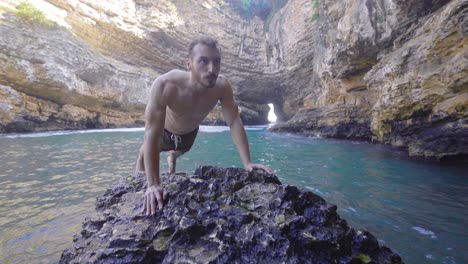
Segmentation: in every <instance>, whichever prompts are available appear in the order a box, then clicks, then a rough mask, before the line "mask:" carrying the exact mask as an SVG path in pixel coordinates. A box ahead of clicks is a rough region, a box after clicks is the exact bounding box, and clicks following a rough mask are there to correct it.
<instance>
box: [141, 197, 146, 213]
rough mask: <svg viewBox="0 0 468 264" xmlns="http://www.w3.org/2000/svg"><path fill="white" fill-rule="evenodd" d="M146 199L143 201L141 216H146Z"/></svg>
mask: <svg viewBox="0 0 468 264" xmlns="http://www.w3.org/2000/svg"><path fill="white" fill-rule="evenodd" d="M143 197H144V199H143V208H141V214H144V213H145V209H146V195H145V196H143Z"/></svg>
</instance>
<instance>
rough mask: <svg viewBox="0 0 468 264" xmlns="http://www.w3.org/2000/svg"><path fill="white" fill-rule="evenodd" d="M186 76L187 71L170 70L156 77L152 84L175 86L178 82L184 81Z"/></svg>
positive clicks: (161, 86)
mask: <svg viewBox="0 0 468 264" xmlns="http://www.w3.org/2000/svg"><path fill="white" fill-rule="evenodd" d="M187 78H188V72H186V71H182V70H171V71H169V72H166V73H164V74H162V75H160V76H159V77H158V78H156V80H155V81H154V84H153V85H154V86H157V87H160V88H163V87H167V86H177V84H178V83H181V82H183V81H185V80H186V79H187Z"/></svg>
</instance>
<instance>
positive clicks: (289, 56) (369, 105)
mask: <svg viewBox="0 0 468 264" xmlns="http://www.w3.org/2000/svg"><path fill="white" fill-rule="evenodd" d="M3 2H5V1H3ZM3 2H2V3H0V4H1V5H2V6H3V5H4V3H3ZM20 2H22V0H8V1H6V2H5V3H7V4H8V5H9V7H10V8H11V7H13V8H14V6H15V5H16V4H19V3H20ZM247 2H249V3H250V4H247V5H244V4H242V5H240V4H239V1H221V0H212V1H205V0H190V1H185V0H174V1H164V2H163V3H159V2H158V3H156V2H151V1H109V0H103V1H98V2H96V1H87V0H86V1H85V0H83V1H74V0H47V1H40V3H39V2H37V3H36V2H35V1H33V2H31V3H32V4H35V5H36V7H38V8H41V9H42V11H43V12H45V14H46V15H47V17H48V18H49V19H53V20H54V21H56V22H57V23H58V24H59V25H60V26H56V27H50V26H45V25H36V24H31V23H25V22H24V21H23V20H22V19H21V18H20V17H19V16H17V15H16V14H15V13H14V12H6V11H5V10H7V9H6V8H2V9H0V34H1V35H2V38H0V69H1V70H0V85H2V86H0V113H2V114H4V115H2V116H0V132H14V131H28V130H47V129H64V128H88V127H113V126H127V125H128V126H135V125H141V124H142V123H143V111H144V105H145V104H146V100H147V98H148V94H149V88H150V86H151V83H152V81H153V80H154V78H156V77H157V76H159V75H160V74H162V73H165V72H167V71H169V70H171V69H173V68H179V69H185V68H186V61H185V60H186V58H187V47H188V45H189V43H190V41H191V40H192V39H193V38H195V37H197V36H199V35H201V34H209V35H213V36H215V37H217V38H218V40H219V42H220V47H221V52H222V56H223V63H222V68H221V73H222V74H224V75H226V76H227V77H228V78H229V80H230V81H231V83H232V86H233V90H234V95H235V99H236V101H237V102H238V103H239V106H240V110H241V118H242V120H243V122H244V123H245V124H262V123H266V122H267V113H268V111H266V110H265V109H267V108H266V107H267V104H269V103H272V104H273V105H274V107H275V113H276V115H277V117H278V122H285V121H288V120H289V122H287V123H284V124H283V125H281V127H282V130H285V131H287V130H288V128H287V126H289V125H291V126H293V127H294V126H295V127H298V126H299V125H300V124H301V122H303V121H298V120H309V121H307V122H306V123H307V124H309V125H307V126H308V128H307V129H306V128H305V127H303V128H302V129H300V130H301V131H302V132H303V133H309V134H315V133H319V134H322V135H324V136H331V137H342V138H359V139H368V140H372V141H374V142H381V143H384V144H392V145H394V146H396V147H400V148H406V149H408V152H409V154H410V156H412V157H419V158H423V159H434V160H443V159H445V158H447V157H455V156H463V155H467V156H468V150H467V147H466V146H467V144H466V142H467V135H468V132H467V125H466V119H467V112H468V110H467V109H468V105H467V98H468V95H467V94H468V91H467V89H466V87H467V81H468V79H467V77H466V76H468V74H467V70H466V69H467V68H468V61H467V60H466V57H467V49H466V45H467V42H468V38H467V35H468V33H467V28H468V27H467V24H466V23H467V22H466V21H467V20H466V18H465V17H466V16H467V10H468V7H467V5H466V0H452V1H449V0H425V1H420V0H408V1H401V0H379V1H377V0H367V1H352V0H345V1H321V0H289V1H284V0H274V1H261V3H262V4H252V3H254V2H255V3H256V1H247ZM267 2H268V3H267ZM264 4H265V5H264ZM268 5H271V6H268ZM267 12H269V13H267ZM18 47H20V48H18ZM3 87H9V88H8V91H7V90H6V89H5V90H4V88H3ZM11 89H12V90H14V91H15V92H14V93H15V95H13V93H12V92H11V91H10V90H11ZM20 97H22V99H20ZM40 100H42V101H41V103H37V101H40ZM20 102H22V103H20ZM63 105H68V106H69V107H67V108H62V107H61V106H63ZM71 108H74V109H75V110H73V114H70V113H69V112H66V111H67V110H70V109H71ZM78 109H80V110H79V111H78ZM312 109H315V110H312ZM43 110H44V111H43ZM62 111H64V112H66V113H64V114H59V113H60V112H62ZM307 115H310V116H307ZM290 119H291V120H290ZM296 122H297V123H296ZM314 123H316V125H313V124H314ZM204 124H217V125H220V124H225V122H224V120H223V119H222V115H221V112H220V109H219V108H217V109H215V110H214V111H213V112H212V113H211V114H210V115H209V116H208V118H207V119H206V120H205V121H204ZM452 128H453V129H452ZM295 129H296V128H291V129H290V130H295ZM369 131H370V132H369Z"/></svg>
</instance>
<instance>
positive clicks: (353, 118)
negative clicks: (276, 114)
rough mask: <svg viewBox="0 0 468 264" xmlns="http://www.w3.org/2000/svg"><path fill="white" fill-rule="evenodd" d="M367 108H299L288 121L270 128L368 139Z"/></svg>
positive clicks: (307, 133)
mask: <svg viewBox="0 0 468 264" xmlns="http://www.w3.org/2000/svg"><path fill="white" fill-rule="evenodd" d="M368 114H369V109H365V108H359V107H354V106H346V105H342V106H339V107H335V106H329V107H323V108H314V109H301V110H299V111H298V112H297V113H296V114H295V115H294V117H293V118H292V119H290V120H289V121H288V122H285V123H280V124H277V125H275V126H273V127H272V128H271V129H270V130H272V131H278V132H295V133H301V134H304V135H308V136H316V135H320V136H324V137H333V138H343V139H359V140H370V139H371V137H372V133H371V132H370V130H369V125H370V119H369V116H368Z"/></svg>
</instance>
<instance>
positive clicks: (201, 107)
mask: <svg viewBox="0 0 468 264" xmlns="http://www.w3.org/2000/svg"><path fill="white" fill-rule="evenodd" d="M167 75H168V76H167V77H165V78H167V81H166V82H167V83H168V84H167V87H166V88H167V89H170V90H169V91H168V92H169V96H168V100H167V108H166V118H165V125H164V127H165V128H166V129H167V130H169V131H171V132H172V133H175V134H186V133H189V132H191V131H193V130H194V129H195V128H197V127H198V126H199V124H200V123H201V122H202V121H203V119H204V118H205V117H206V116H207V115H208V113H209V112H210V111H211V110H212V109H213V108H214V107H215V106H216V104H217V102H218V101H219V100H220V99H221V98H222V95H223V91H224V87H223V86H222V84H223V83H224V82H225V80H224V77H222V76H220V78H219V79H218V81H217V83H216V85H215V86H214V87H210V88H207V89H206V90H205V91H204V92H203V93H197V92H196V91H194V90H193V89H192V87H189V86H188V85H187V83H188V77H189V73H188V72H184V71H177V70H175V71H171V72H169V73H167ZM166 88H165V89H166Z"/></svg>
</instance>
